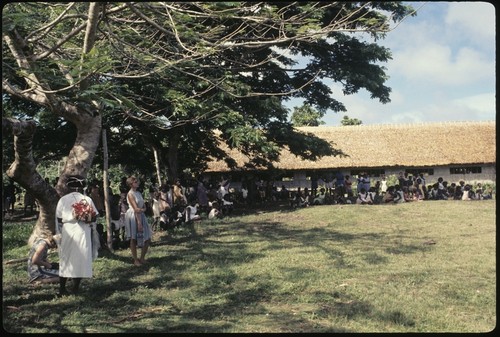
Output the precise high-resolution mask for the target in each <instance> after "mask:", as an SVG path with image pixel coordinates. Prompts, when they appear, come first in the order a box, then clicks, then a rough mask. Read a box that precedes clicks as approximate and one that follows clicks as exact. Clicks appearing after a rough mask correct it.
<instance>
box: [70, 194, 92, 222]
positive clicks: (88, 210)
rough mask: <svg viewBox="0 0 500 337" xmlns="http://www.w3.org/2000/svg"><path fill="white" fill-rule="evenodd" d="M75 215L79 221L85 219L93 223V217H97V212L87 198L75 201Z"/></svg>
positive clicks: (84, 220)
mask: <svg viewBox="0 0 500 337" xmlns="http://www.w3.org/2000/svg"><path fill="white" fill-rule="evenodd" d="M71 207H73V216H74V217H75V219H76V220H78V221H83V222H85V223H91V222H92V219H93V218H95V216H96V212H95V211H94V208H93V207H92V205H91V204H89V202H88V201H87V200H85V199H82V200H80V201H79V202H75V203H74V204H73V205H71Z"/></svg>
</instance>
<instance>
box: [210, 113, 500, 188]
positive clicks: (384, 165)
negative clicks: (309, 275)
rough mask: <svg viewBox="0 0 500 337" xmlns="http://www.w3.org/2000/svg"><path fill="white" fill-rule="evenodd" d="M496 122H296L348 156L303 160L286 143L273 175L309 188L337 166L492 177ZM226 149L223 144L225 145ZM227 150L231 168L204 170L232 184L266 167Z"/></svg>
mask: <svg viewBox="0 0 500 337" xmlns="http://www.w3.org/2000/svg"><path fill="white" fill-rule="evenodd" d="M495 124H496V123H495V121H488V122H439V123H421V124H380V125H354V126H319V127H299V128H297V130H298V131H302V132H310V133H313V134H314V135H316V136H317V137H320V138H322V139H325V140H327V141H329V142H331V143H333V144H334V146H335V148H338V149H341V150H342V151H343V152H344V153H346V154H347V155H348V156H346V157H339V156H327V157H322V158H321V159H319V160H317V161H310V160H303V159H301V158H300V157H297V156H295V155H293V154H291V153H290V152H289V151H288V150H287V149H286V148H285V149H283V150H282V152H281V158H280V161H279V162H275V163H273V164H274V166H275V167H276V169H277V170H276V171H274V172H275V175H274V176H273V177H272V179H273V180H274V181H275V184H276V185H278V186H282V185H285V186H286V187H287V188H291V189H294V188H297V187H302V188H304V187H309V186H310V185H311V182H310V180H311V177H314V176H320V177H325V176H330V177H332V176H334V174H335V173H336V172H338V171H340V172H342V173H343V174H344V175H346V174H348V175H350V176H352V177H353V178H356V177H357V176H358V175H359V174H360V173H362V172H367V173H368V174H369V175H370V176H371V177H372V178H373V179H375V180H376V179H377V178H378V177H380V176H381V175H382V174H384V175H386V176H390V175H393V174H394V175H398V174H399V173H400V172H407V173H409V174H410V175H412V174H418V173H423V174H424V176H425V178H426V183H434V182H436V181H437V179H438V178H439V177H443V179H444V180H445V181H448V182H450V183H451V182H458V181H460V180H464V181H466V182H471V183H474V182H495V181H496V133H495ZM225 150H226V151H228V150H227V148H226V149H225ZM228 155H229V156H230V157H231V158H233V159H234V160H236V162H237V163H238V168H237V169H236V170H234V169H233V170H230V169H229V168H228V167H227V166H226V164H225V162H224V161H212V162H210V163H209V164H208V170H207V171H206V173H207V175H210V176H212V175H217V174H226V175H227V174H230V175H231V180H232V182H233V184H232V185H233V186H235V185H238V182H239V181H241V180H242V179H243V177H248V176H250V177H253V178H257V179H259V177H260V176H262V175H265V174H266V173H269V172H266V171H259V170H256V171H248V170H244V169H243V167H244V164H245V163H246V162H248V157H246V156H245V155H243V154H242V153H241V152H239V151H236V150H232V151H228Z"/></svg>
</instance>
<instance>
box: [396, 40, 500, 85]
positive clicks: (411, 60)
mask: <svg viewBox="0 0 500 337" xmlns="http://www.w3.org/2000/svg"><path fill="white" fill-rule="evenodd" d="M388 68H389V69H390V70H391V72H394V73H398V74H400V75H401V76H402V77H406V78H408V79H416V80H420V81H426V82H434V83H437V84H446V85H452V86H458V85H463V84H472V83H474V82H481V81H484V80H487V79H491V78H492V76H493V72H492V70H494V69H495V65H494V63H493V62H488V61H487V60H485V57H484V56H483V55H482V54H480V53H478V52H477V51H475V50H473V49H471V48H467V47H463V48H461V49H459V50H458V52H457V53H456V55H453V53H452V49H451V47H449V46H443V45H438V44H436V43H432V42H428V43H427V44H426V45H419V46H415V47H412V48H408V49H405V50H401V51H398V52H396V53H394V59H393V60H392V61H391V62H390V65H389V66H388Z"/></svg>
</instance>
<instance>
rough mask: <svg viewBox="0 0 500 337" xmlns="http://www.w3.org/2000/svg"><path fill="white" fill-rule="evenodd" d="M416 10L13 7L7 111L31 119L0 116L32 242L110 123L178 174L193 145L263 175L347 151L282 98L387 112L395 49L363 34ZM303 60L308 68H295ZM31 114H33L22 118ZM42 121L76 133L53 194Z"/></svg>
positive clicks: (7, 45) (340, 5) (5, 64)
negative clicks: (291, 116)
mask: <svg viewBox="0 0 500 337" xmlns="http://www.w3.org/2000/svg"><path fill="white" fill-rule="evenodd" d="M412 11H413V10H412V8H411V7H409V6H405V5H403V4H401V3H399V2H373V3H371V2H366V3H364V2H294V3H290V2H271V3H265V2H264V3H255V2H213V3H212V2H207V3H203V2H196V3H193V2H140V3H135V2H127V3H84V2H79V3H54V2H49V3H43V2H28V3H10V4H7V5H6V6H5V7H4V10H3V17H2V43H3V48H2V75H3V76H2V88H3V91H4V96H3V101H8V102H9V111H8V112H9V113H10V114H11V117H19V116H20V115H22V114H24V115H31V117H32V121H23V120H20V121H18V120H15V119H13V118H3V120H2V128H3V130H4V131H11V132H14V135H15V144H16V147H15V149H16V158H15V162H14V163H13V164H12V165H11V167H10V168H9V170H8V172H7V173H8V175H9V176H10V177H12V178H14V180H15V181H16V182H18V183H19V184H20V185H21V186H22V187H24V188H26V189H28V190H30V191H32V192H33V194H34V196H35V197H36V198H37V199H38V200H39V201H40V200H43V201H44V202H42V203H40V205H41V216H40V217H39V219H38V222H37V225H36V229H35V231H34V233H33V235H32V238H33V237H35V236H38V235H40V234H43V232H46V231H53V229H54V221H53V220H54V219H53V214H54V208H55V205H56V203H57V198H58V195H61V194H63V193H64V192H65V181H66V177H67V176H68V175H69V174H75V173H78V174H82V175H84V176H85V175H86V173H87V172H88V170H89V168H90V166H91V164H92V162H93V160H94V156H95V154H96V149H97V148H98V145H99V140H100V136H101V128H102V127H103V126H104V127H105V128H106V129H109V130H110V131H111V132H115V131H117V130H118V131H120V132H119V133H115V134H114V137H115V138H116V139H118V141H119V142H120V143H121V144H125V145H129V146H131V148H133V151H132V152H128V154H129V156H133V157H134V158H140V157H138V156H136V154H140V153H143V152H145V151H146V146H144V145H146V144H147V147H148V148H149V147H152V148H155V149H158V150H161V149H163V148H165V149H167V150H166V151H163V158H164V159H168V160H169V162H170V163H169V165H168V167H169V169H170V170H171V172H170V174H171V175H174V176H175V175H176V174H177V172H176V171H177V164H178V163H179V162H180V161H181V160H180V156H179V155H178V151H179V149H181V148H184V149H189V147H190V146H191V151H192V153H198V154H200V155H201V157H200V159H203V158H206V157H207V156H208V155H209V154H210V155H215V156H219V157H223V156H224V154H223V153H221V152H220V149H219V148H218V146H217V144H218V143H217V142H218V141H224V142H226V143H227V144H228V145H229V146H230V147H238V148H240V149H242V151H243V152H245V153H247V154H249V155H250V156H251V158H253V160H252V162H251V163H249V164H250V165H254V166H266V165H269V163H270V162H271V161H272V160H278V159H279V158H278V153H279V149H280V148H281V147H283V146H288V147H289V148H290V150H292V152H294V153H300V154H301V155H303V156H306V157H309V158H316V157H317V156H321V155H324V154H332V153H333V154H336V153H341V151H339V150H338V149H333V148H331V147H330V146H329V144H321V143H318V140H316V141H312V140H311V139H313V137H312V136H311V137H306V138H304V135H300V134H298V133H296V132H295V131H294V129H293V128H292V126H291V124H290V123H289V122H288V110H287V109H285V108H284V107H283V105H282V100H286V99H290V98H292V97H300V98H302V99H304V102H305V103H307V104H310V105H311V106H314V107H315V108H317V109H318V110H319V111H320V112H325V111H326V110H328V109H331V110H333V111H345V108H344V106H343V104H342V103H341V102H339V101H338V100H336V99H335V98H334V97H332V95H331V91H330V90H329V88H328V87H327V86H326V85H325V84H323V82H322V79H325V78H329V79H332V80H334V81H336V82H339V83H341V84H342V85H343V87H344V93H345V94H354V93H356V92H357V91H358V90H359V89H361V88H365V89H366V90H368V91H369V92H370V93H371V94H372V98H378V99H379V100H380V101H381V102H383V103H386V102H388V101H389V93H390V88H388V87H387V86H385V85H384V82H385V80H386V76H385V73H384V68H383V67H382V66H380V65H379V64H378V63H379V62H385V61H387V60H388V59H389V58H390V52H389V50H387V49H386V48H382V47H380V46H378V45H376V44H375V43H368V42H364V41H363V40H362V39H359V38H357V37H356V35H355V34H354V33H357V32H365V33H368V34H371V35H372V36H373V37H374V38H375V39H377V38H381V37H383V36H384V34H385V33H387V32H388V31H389V30H390V29H391V26H390V22H391V20H392V21H394V22H399V21H401V20H403V19H404V18H405V17H406V16H408V15H410V14H413V12H412ZM299 56H302V57H306V58H307V60H308V61H307V64H306V65H305V66H298V64H297V63H296V62H295V58H297V57H299ZM28 105H29V106H35V107H36V108H33V109H31V112H30V113H26V112H23V113H20V112H19V109H22V108H23V107H26V106H28ZM42 113H43V114H51V115H52V116H55V120H54V119H52V122H56V124H57V125H58V128H60V130H61V135H66V134H67V133H68V130H70V129H71V128H72V131H73V132H74V139H73V141H72V142H71V143H70V148H69V150H68V153H67V154H66V161H65V166H64V169H63V172H62V174H61V177H60V179H59V183H58V185H57V186H56V191H52V190H51V187H50V186H45V185H43V182H42V181H41V179H40V178H39V176H38V177H37V173H36V164H35V162H36V160H34V159H33V156H32V154H31V149H32V148H33V145H37V144H38V143H36V144H33V143H32V142H33V134H34V130H35V124H39V125H46V124H45V122H46V121H47V120H46V119H45V120H44V119H42ZM4 116H5V114H4ZM103 121H104V124H103ZM70 124H71V126H70ZM213 129H218V130H219V131H220V133H218V134H217V135H216V134H214V133H213ZM44 131H47V132H49V130H48V129H47V128H45V129H44ZM3 134H5V132H4V133H3ZM123 136H126V137H128V139H127V141H124V139H125V138H123ZM112 138H113V137H112ZM58 139H61V141H62V142H63V144H68V142H67V137H61V138H58ZM304 140H307V141H304ZM51 141H52V142H55V143H57V139H55V140H51ZM196 144H198V145H199V146H201V148H202V149H203V150H204V151H199V149H196V148H194V147H193V145H196ZM134 145H135V147H134ZM319 145H321V146H319ZM304 146H309V148H304ZM21 148H22V149H23V151H26V152H25V153H24V152H23V153H24V154H23V155H22V156H21V155H18V154H19V151H21ZM228 164H229V165H231V161H230V160H228ZM56 192H57V193H56Z"/></svg>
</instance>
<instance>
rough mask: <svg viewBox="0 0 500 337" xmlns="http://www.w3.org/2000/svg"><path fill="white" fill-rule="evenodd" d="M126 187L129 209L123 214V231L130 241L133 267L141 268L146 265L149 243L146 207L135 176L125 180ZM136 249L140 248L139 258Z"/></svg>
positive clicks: (149, 234) (150, 233)
mask: <svg viewBox="0 0 500 337" xmlns="http://www.w3.org/2000/svg"><path fill="white" fill-rule="evenodd" d="M127 185H128V186H129V187H130V190H129V191H128V193H127V201H128V205H129V208H128V210H127V212H126V213H125V231H126V233H127V240H130V251H131V252H132V258H133V259H134V265H135V266H141V265H143V264H145V263H146V259H145V257H146V253H147V252H148V248H149V244H150V242H151V236H152V232H151V228H150V226H149V224H148V220H147V218H146V215H145V214H144V212H146V205H145V203H144V198H143V196H142V193H141V192H139V190H138V187H139V180H138V179H137V178H136V177H135V176H130V177H128V179H127ZM137 247H140V248H141V255H140V258H137Z"/></svg>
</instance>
